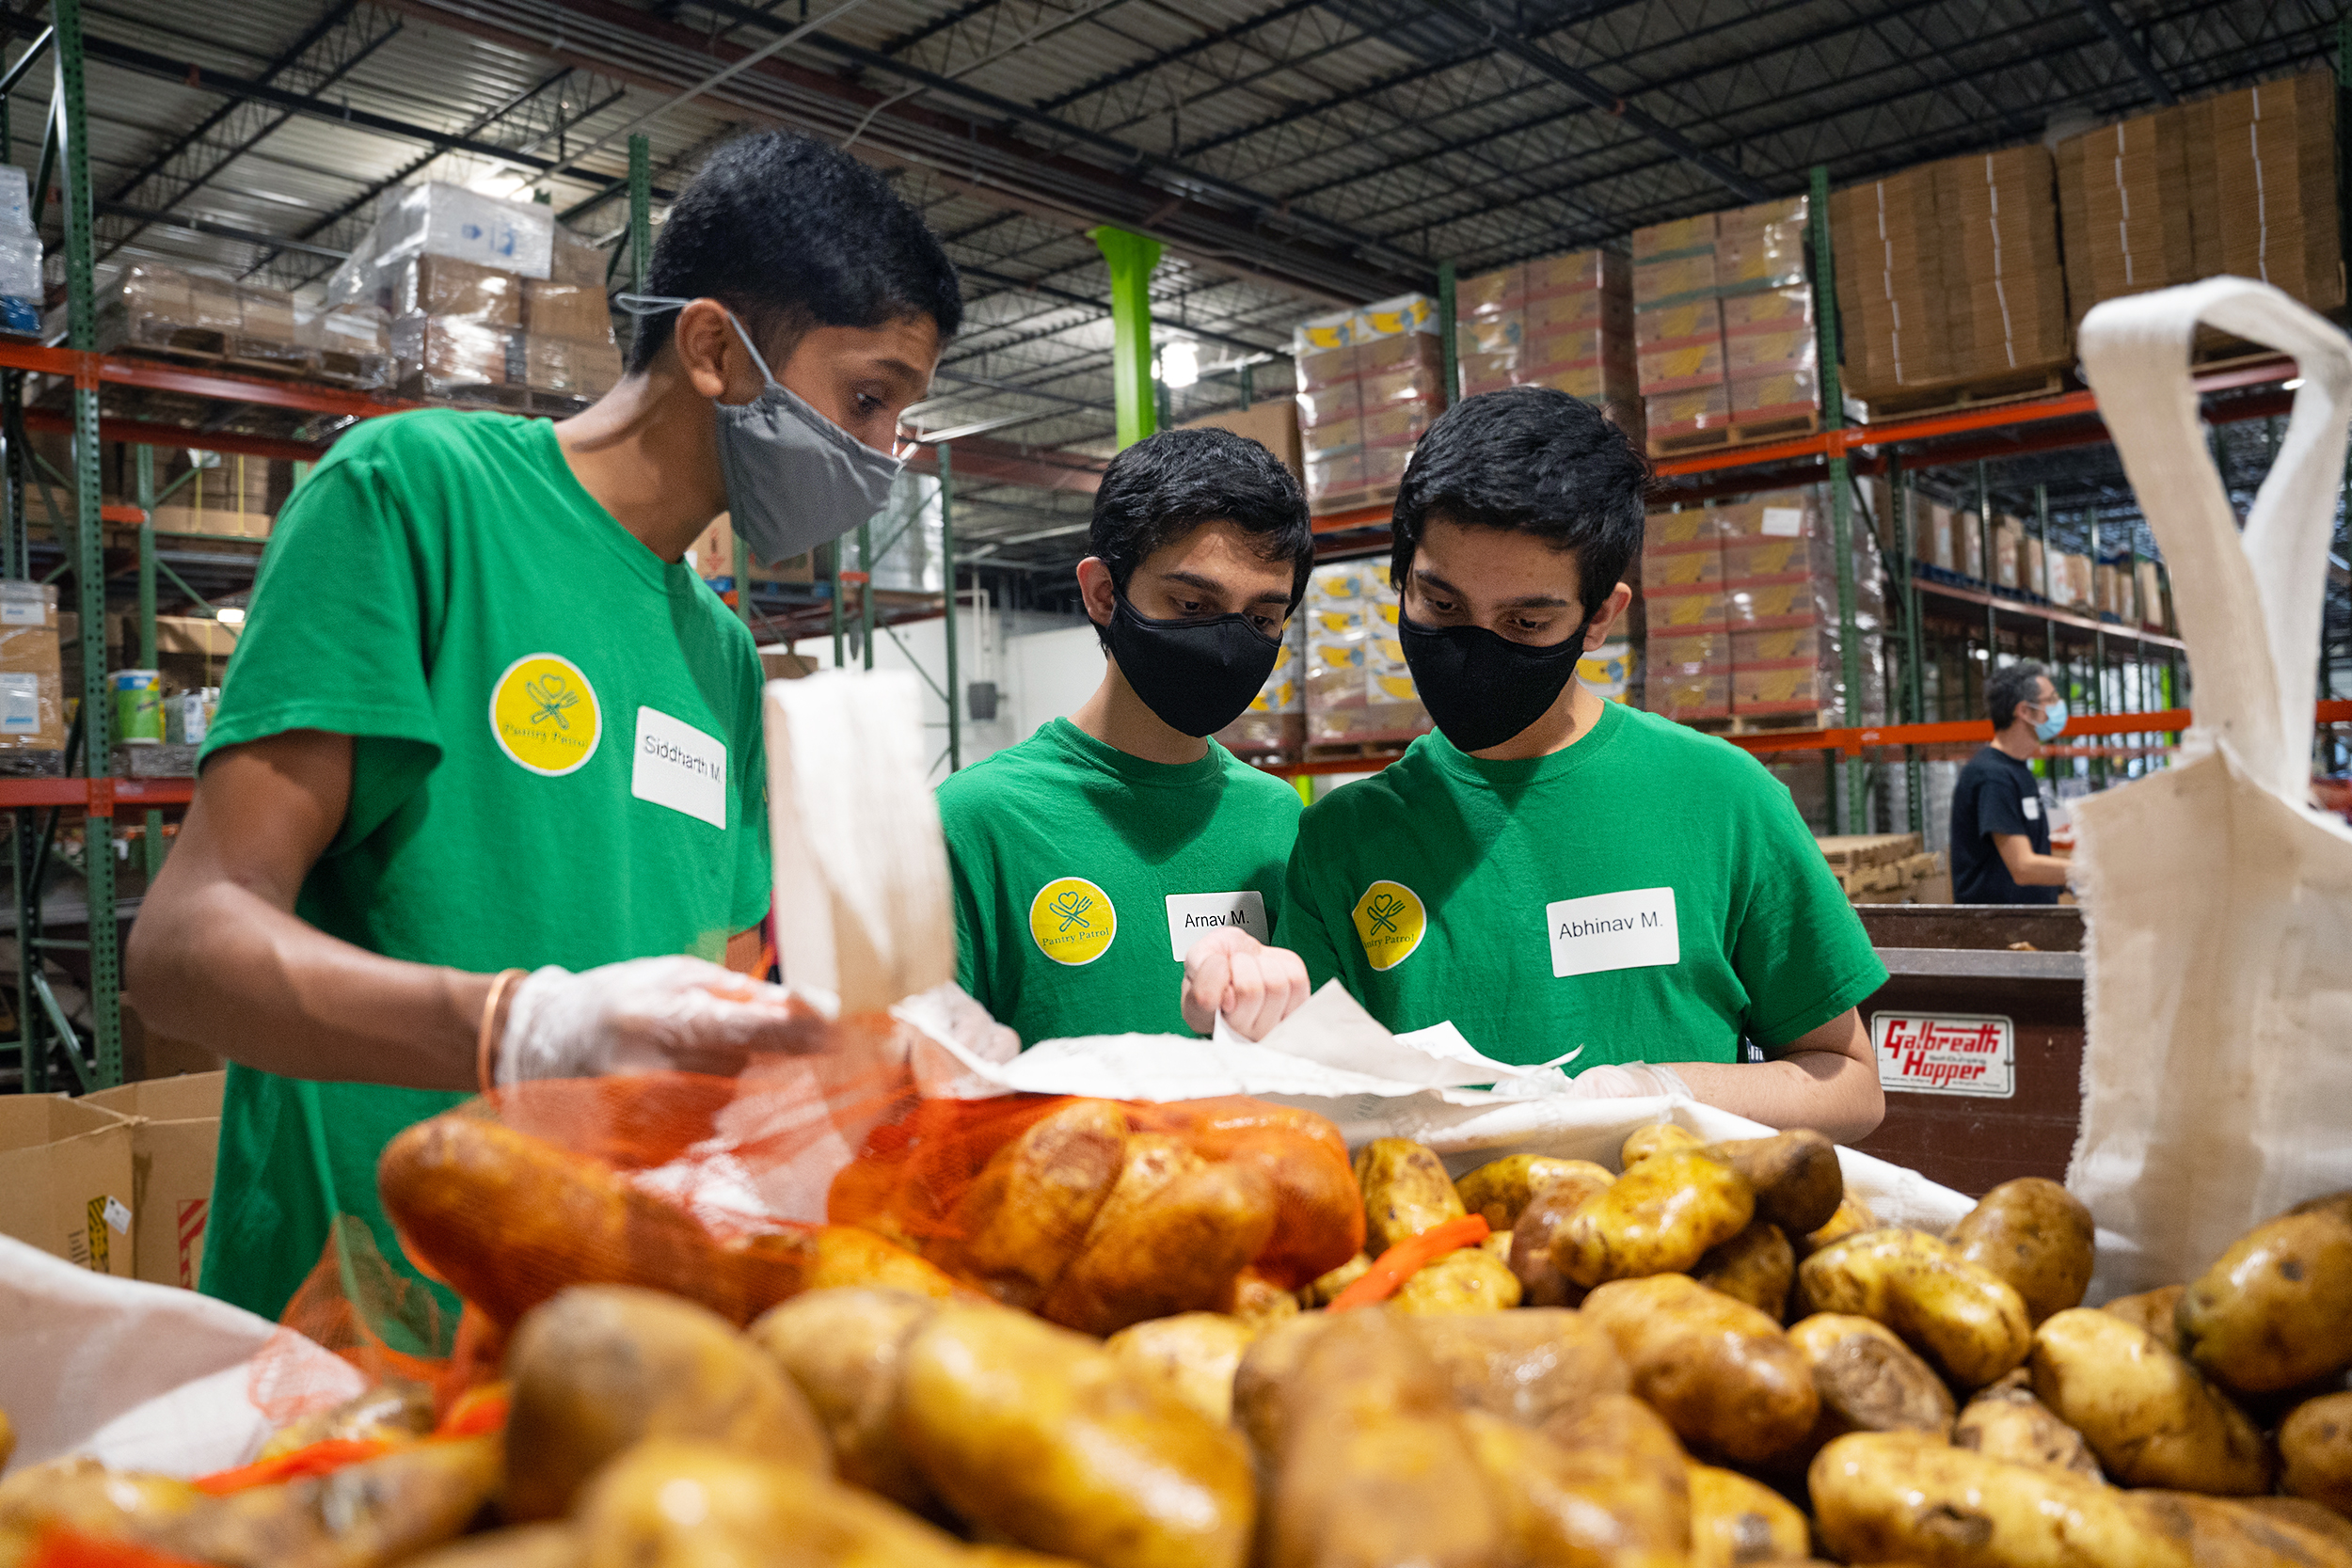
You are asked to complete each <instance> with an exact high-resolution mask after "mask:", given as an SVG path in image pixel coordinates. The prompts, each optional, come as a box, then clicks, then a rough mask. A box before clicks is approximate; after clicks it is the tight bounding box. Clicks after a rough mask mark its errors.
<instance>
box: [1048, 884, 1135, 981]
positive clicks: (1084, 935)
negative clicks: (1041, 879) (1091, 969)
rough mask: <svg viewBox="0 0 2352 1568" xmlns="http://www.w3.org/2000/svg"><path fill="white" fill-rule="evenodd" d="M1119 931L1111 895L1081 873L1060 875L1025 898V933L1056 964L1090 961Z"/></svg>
mask: <svg viewBox="0 0 2352 1568" xmlns="http://www.w3.org/2000/svg"><path fill="white" fill-rule="evenodd" d="M1118 934H1119V911H1116V910H1114V909H1112V908H1111V895H1109V894H1107V893H1104V891H1103V890H1102V889H1101V888H1099V887H1096V886H1095V885H1094V884H1093V883H1092V882H1089V881H1088V880H1087V879H1085V878H1084V877H1063V878H1060V879H1057V880H1055V881H1051V882H1048V883H1046V884H1045V885H1044V886H1043V887H1041V888H1040V889H1038V890H1037V896H1036V897H1035V898H1032V899H1030V900H1029V935H1030V936H1031V937H1033V938H1035V939H1036V941H1037V950H1038V951H1039V952H1041V953H1042V954H1044V955H1045V956H1046V957H1047V958H1051V959H1053V960H1054V961H1055V962H1056V963H1057V964H1070V965H1073V966H1075V965H1078V964H1090V963H1092V962H1093V961H1094V960H1095V959H1097V958H1101V957H1102V956H1103V955H1104V953H1105V952H1107V951H1108V950H1109V948H1110V944H1111V938H1112V937H1114V936H1116V935H1118Z"/></svg>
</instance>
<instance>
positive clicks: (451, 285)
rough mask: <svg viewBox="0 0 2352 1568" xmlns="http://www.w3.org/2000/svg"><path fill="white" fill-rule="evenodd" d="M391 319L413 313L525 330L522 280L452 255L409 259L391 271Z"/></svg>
mask: <svg viewBox="0 0 2352 1568" xmlns="http://www.w3.org/2000/svg"><path fill="white" fill-rule="evenodd" d="M389 287H390V290H391V297H390V299H389V301H388V302H387V305H386V309H389V310H390V312H391V313H392V314H393V315H395V316H398V315H405V314H406V313H407V312H408V311H411V310H414V311H417V312H419V313H421V314H423V315H427V316H440V317H444V318H446V319H448V320H451V321H470V322H480V323H481V324H482V325H485V326H520V325H523V279H522V278H521V277H518V276H517V275H516V274H514V273H511V272H506V271H503V270H501V269H500V268H498V267H488V266H484V265H482V264H480V263H479V262H474V261H459V260H458V259H457V258H455V257H453V256H412V257H410V258H409V259H408V260H406V261H403V262H401V263H399V264H398V265H397V266H395V267H393V268H392V269H391V273H390V278H389Z"/></svg>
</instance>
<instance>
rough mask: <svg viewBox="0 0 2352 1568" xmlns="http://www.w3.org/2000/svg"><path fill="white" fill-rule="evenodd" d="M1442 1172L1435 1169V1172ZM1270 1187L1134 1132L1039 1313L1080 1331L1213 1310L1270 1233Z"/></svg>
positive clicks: (1256, 1172) (1238, 1166)
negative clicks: (1108, 1192)
mask: <svg viewBox="0 0 2352 1568" xmlns="http://www.w3.org/2000/svg"><path fill="white" fill-rule="evenodd" d="M1441 1174H1442V1173H1441ZM1274 1221H1275V1212H1274V1184H1273V1182H1272V1180H1270V1179H1269V1178H1268V1177H1267V1176H1266V1174H1265V1172H1264V1171H1263V1169H1262V1168H1260V1167H1259V1166H1257V1165H1255V1164H1244V1163H1242V1162H1239V1161H1223V1162H1219V1163H1216V1164H1211V1163H1210V1162H1208V1161H1206V1160H1204V1159H1202V1158H1201V1157H1200V1155H1198V1154H1195V1153H1194V1152H1192V1150H1191V1149H1190V1148H1186V1147H1185V1146H1184V1143H1183V1142H1181V1141H1180V1140H1178V1139H1176V1138H1173V1137H1170V1136H1167V1135H1165V1134H1160V1133H1137V1134H1136V1135H1135V1136H1133V1137H1131V1138H1129V1139H1128V1140H1127V1163H1126V1165H1125V1167H1124V1168H1123V1169H1122V1170H1121V1171H1120V1176H1119V1181H1118V1184H1117V1185H1116V1186H1114V1187H1113V1188H1112V1189H1111V1196H1109V1197H1107V1198H1105V1199H1104V1201H1103V1207H1102V1208H1101V1209H1100V1210H1098V1211H1096V1212H1095V1215H1094V1224H1093V1226H1092V1227H1090V1228H1089V1230H1088V1231H1087V1238H1086V1244H1085V1245H1084V1246H1082V1247H1081V1248H1080V1249H1079V1251H1078V1256H1077V1257H1076V1258H1075V1259H1072V1261H1071V1264H1070V1266H1069V1267H1068V1268H1067V1269H1064V1270H1063V1271H1062V1275H1061V1278H1060V1279H1058V1280H1057V1281H1056V1282H1055V1285H1054V1288H1053V1290H1052V1291H1049V1292H1047V1294H1046V1297H1045V1302H1044V1305H1043V1306H1041V1307H1039V1308H1038V1311H1039V1314H1040V1315H1041V1316H1042V1317H1044V1318H1046V1319H1048V1320H1049V1321H1051V1322H1054V1323H1060V1324H1062V1325H1063V1326H1064V1327H1067V1328H1074V1329H1078V1330H1080V1331H1081V1332H1084V1333H1087V1334H1113V1333H1116V1332H1118V1331H1119V1330H1120V1329H1122V1328H1125V1327H1126V1326H1127V1325H1128V1324H1129V1323H1141V1322H1143V1321H1144V1320H1145V1319H1147V1318H1165V1317H1168V1316H1169V1315H1170V1314H1172V1313H1176V1312H1192V1311H1200V1310H1203V1309H1206V1308H1208V1307H1214V1306H1215V1305H1216V1302H1217V1301H1218V1300H1219V1299H1220V1298H1221V1297H1222V1296H1224V1295H1225V1294H1226V1292H1227V1291H1230V1290H1231V1289H1232V1283H1233V1276H1234V1275H1238V1274H1240V1273H1241V1271H1242V1269H1243V1267H1244V1266H1245V1265H1246V1264H1248V1261H1249V1260H1250V1259H1252V1258H1255V1257H1256V1256H1258V1254H1259V1253H1260V1252H1261V1251H1262V1250H1263V1248H1264V1246H1265V1244H1266V1242H1267V1241H1268V1240H1269V1239H1270V1238H1271V1237H1272V1236H1273V1234H1274Z"/></svg>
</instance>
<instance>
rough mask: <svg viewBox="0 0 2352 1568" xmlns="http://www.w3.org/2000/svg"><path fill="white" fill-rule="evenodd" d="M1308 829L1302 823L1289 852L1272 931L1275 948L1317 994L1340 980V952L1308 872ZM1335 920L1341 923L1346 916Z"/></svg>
mask: <svg viewBox="0 0 2352 1568" xmlns="http://www.w3.org/2000/svg"><path fill="white" fill-rule="evenodd" d="M1310 834H1311V828H1310V827H1309V826H1308V825H1307V824H1306V823H1305V822H1302V823H1301V825H1300V829H1299V833H1298V842H1297V844H1296V845H1295V846H1294V847H1292V849H1291V859H1290V867H1289V869H1288V870H1287V871H1286V872H1285V873H1284V875H1283V879H1282V918H1281V923H1280V924H1279V925H1278V926H1277V927H1275V928H1274V945H1275V946H1277V947H1287V948H1289V949H1290V950H1291V951H1292V952H1294V953H1295V954H1297V955H1298V957H1299V958H1300V960H1301V961H1302V962H1304V963H1305V964H1306V966H1307V984H1308V986H1309V987H1310V988H1311V989H1312V990H1322V989H1323V986H1324V984H1325V982H1326V981H1329V980H1337V979H1340V978H1342V977H1343V976H1342V975H1341V973H1340V950H1339V946H1338V944H1337V943H1336V942H1333V940H1332V937H1331V931H1330V927H1329V926H1328V925H1327V917H1326V915H1325V913H1324V911H1323V908H1322V906H1321V904H1320V903H1318V902H1317V900H1316V898H1315V890H1314V887H1313V885H1312V883H1311V880H1310V879H1309V876H1308V870H1307V861H1308V860H1309V858H1310V857H1309V856H1308V854H1307V846H1308V840H1309V836H1310ZM1337 918H1340V919H1344V918H1346V917H1345V915H1343V914H1341V915H1338V916H1337Z"/></svg>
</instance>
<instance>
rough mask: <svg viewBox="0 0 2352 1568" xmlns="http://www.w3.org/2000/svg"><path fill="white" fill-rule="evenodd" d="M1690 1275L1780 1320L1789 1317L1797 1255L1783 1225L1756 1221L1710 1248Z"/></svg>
mask: <svg viewBox="0 0 2352 1568" xmlns="http://www.w3.org/2000/svg"><path fill="white" fill-rule="evenodd" d="M1691 1277H1692V1278H1693V1279H1695V1280H1697V1281H1698V1282H1699V1283H1700V1284H1702V1285H1704V1286H1706V1287H1707V1288H1708V1290H1710V1291H1722V1292H1723V1293H1724V1294H1725V1295H1727V1296H1729V1297H1731V1298H1732V1299H1733V1300H1734V1301H1744V1302H1746V1303H1747V1304H1748V1305H1749V1306H1750V1307H1755V1308H1756V1310H1757V1311H1759V1312H1761V1313H1763V1314H1764V1315H1765V1316H1767V1317H1769V1318H1771V1319H1772V1321H1773V1322H1774V1323H1780V1322H1783V1321H1784V1320H1786V1319H1787V1317H1788V1287H1789V1286H1791V1285H1792V1284H1794V1283H1795V1282H1796V1278H1797V1255H1796V1254H1795V1253H1794V1252H1793V1251H1791V1250H1789V1246H1788V1237H1787V1236H1785V1235H1783V1234H1782V1233H1781V1228H1780V1227H1778V1226H1776V1225H1774V1224H1772V1222H1771V1221H1770V1220H1755V1221H1752V1222H1751V1223H1750V1224H1749V1226H1748V1227H1747V1228H1746V1229H1745V1230H1742V1231H1740V1234H1738V1235H1737V1236H1734V1237H1733V1238H1732V1239H1731V1240H1729V1241H1728V1242H1725V1243H1723V1244H1722V1245H1720V1246H1715V1247H1710V1248H1708V1253H1707V1256H1706V1257H1704V1258H1702V1259H1699V1260H1698V1265H1697V1266H1696V1267H1695V1268H1693V1269H1692V1271H1691Z"/></svg>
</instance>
